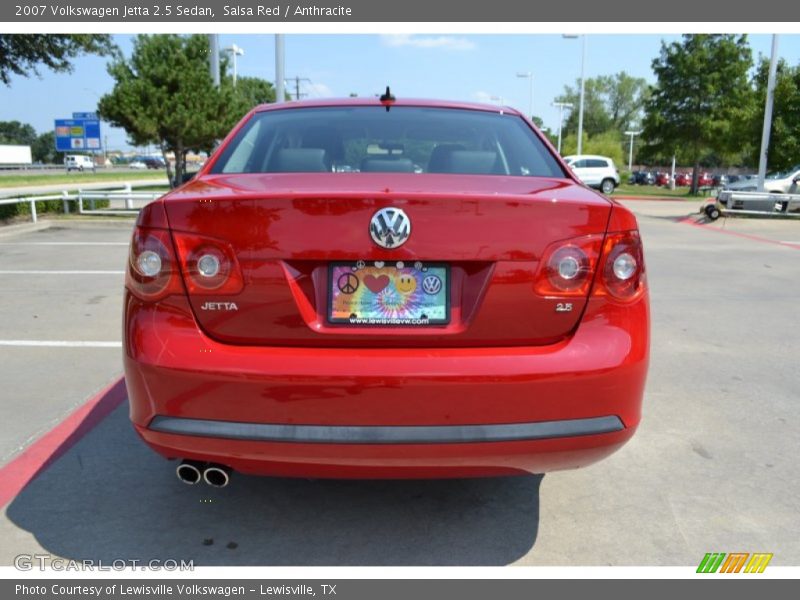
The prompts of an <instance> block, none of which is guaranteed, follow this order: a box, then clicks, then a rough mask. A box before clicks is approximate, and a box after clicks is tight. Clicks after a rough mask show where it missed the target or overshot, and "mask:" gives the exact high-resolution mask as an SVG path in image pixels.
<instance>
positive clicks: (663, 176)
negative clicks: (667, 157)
mask: <svg viewBox="0 0 800 600" xmlns="http://www.w3.org/2000/svg"><path fill="white" fill-rule="evenodd" d="M671 180H672V175H671V174H670V173H666V172H664V171H659V172H658V173H656V185H663V186H665V187H669V184H670V182H671Z"/></svg>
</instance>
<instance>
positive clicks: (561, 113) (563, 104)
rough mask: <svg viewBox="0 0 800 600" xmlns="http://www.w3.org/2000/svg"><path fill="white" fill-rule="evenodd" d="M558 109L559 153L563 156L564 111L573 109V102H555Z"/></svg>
mask: <svg viewBox="0 0 800 600" xmlns="http://www.w3.org/2000/svg"><path fill="white" fill-rule="evenodd" d="M553 106H556V107H558V109H559V110H558V153H559V154H561V127H562V126H563V125H564V109H565V108H572V107H573V106H574V105H573V104H572V102H553Z"/></svg>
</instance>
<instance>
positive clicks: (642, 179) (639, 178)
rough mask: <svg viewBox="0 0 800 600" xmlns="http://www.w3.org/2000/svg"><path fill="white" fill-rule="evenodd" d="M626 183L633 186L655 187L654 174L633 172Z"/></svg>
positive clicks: (651, 172)
mask: <svg viewBox="0 0 800 600" xmlns="http://www.w3.org/2000/svg"><path fill="white" fill-rule="evenodd" d="M628 182H629V183H631V184H635V185H655V183H656V174H655V173H654V172H653V171H634V172H633V173H631V177H630V179H629V180H628Z"/></svg>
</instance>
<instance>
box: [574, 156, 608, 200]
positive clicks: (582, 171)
mask: <svg viewBox="0 0 800 600" xmlns="http://www.w3.org/2000/svg"><path fill="white" fill-rule="evenodd" d="M564 160H565V161H566V163H567V164H568V165H569V166H570V168H571V169H572V171H573V172H574V173H575V175H577V177H578V179H580V180H581V181H582V182H583V183H584V185H588V186H589V187H593V188H597V189H599V190H600V191H601V192H603V193H604V194H610V193H612V192H613V191H614V188H616V187H617V186H618V185H619V171H618V170H617V167H616V166H615V165H614V161H613V160H611V159H610V158H608V157H607V156H597V155H594V154H573V155H572V156H565V157H564Z"/></svg>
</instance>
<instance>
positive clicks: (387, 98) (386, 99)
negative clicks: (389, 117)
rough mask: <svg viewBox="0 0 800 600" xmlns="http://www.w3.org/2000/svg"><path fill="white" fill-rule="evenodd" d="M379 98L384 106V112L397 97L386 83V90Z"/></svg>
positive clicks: (387, 110)
mask: <svg viewBox="0 0 800 600" xmlns="http://www.w3.org/2000/svg"><path fill="white" fill-rule="evenodd" d="M379 100H380V101H381V104H383V105H384V106H386V112H389V108H391V104H392V102H394V101H395V100H397V98H395V97H394V94H392V90H390V89H389V86H388V85H387V86H386V91H385V92H384V93H383V95H382V96H381V97H380V98H379Z"/></svg>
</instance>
